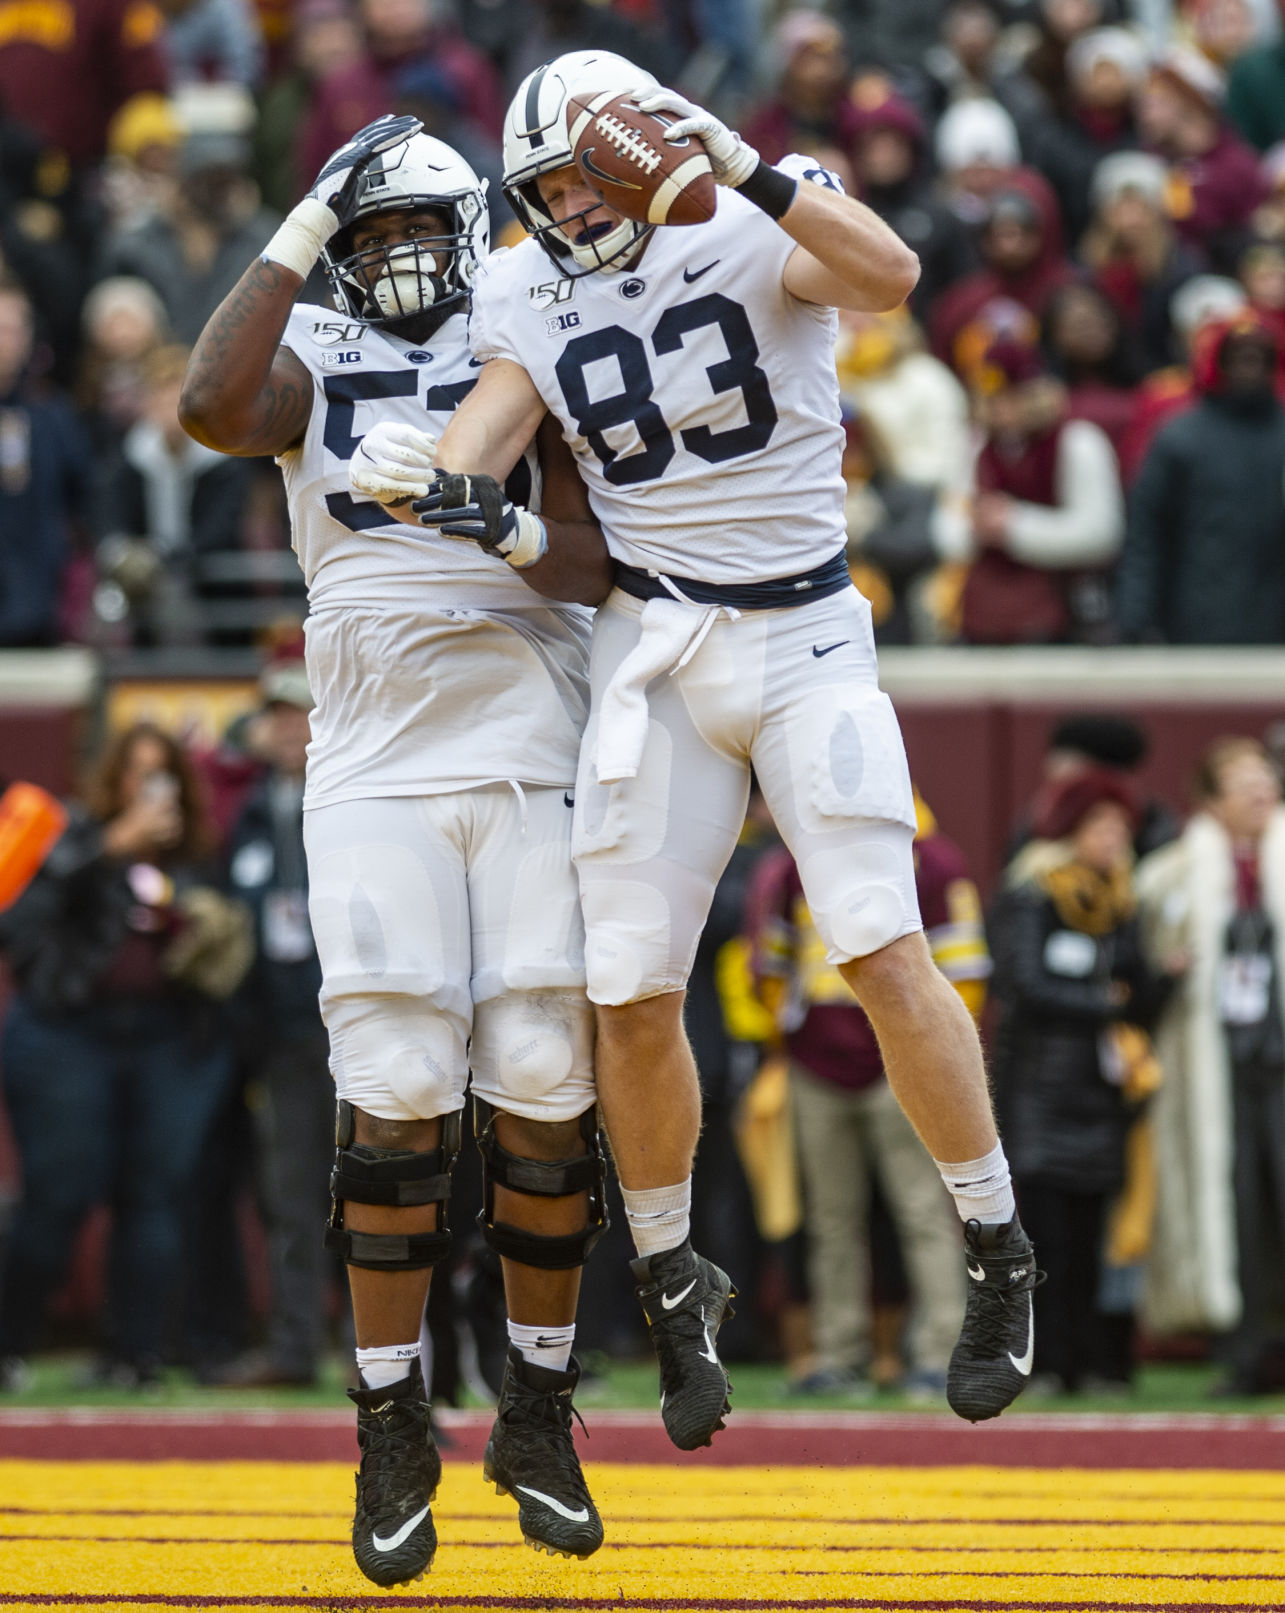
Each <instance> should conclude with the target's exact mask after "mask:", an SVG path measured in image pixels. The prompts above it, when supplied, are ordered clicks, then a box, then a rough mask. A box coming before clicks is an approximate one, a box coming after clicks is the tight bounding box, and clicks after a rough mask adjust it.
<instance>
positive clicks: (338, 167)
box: [261, 113, 424, 280]
mask: <svg viewBox="0 0 1285 1613" xmlns="http://www.w3.org/2000/svg"><path fill="white" fill-rule="evenodd" d="M423 127H424V125H423V124H422V123H421V122H420V120H419V119H418V118H409V117H406V118H395V117H393V116H392V115H391V113H390V114H386V115H385V116H384V117H382V118H376V119H375V121H374V122H373V123H368V124H367V125H366V127H365V128H364V129H358V131H357V133H356V134H355V135H353V137H352V139H351V140H350V141H349V142H348V144H347V145H345V146H340V148H339V150H338V151H336V152H335V153H334V154H333V155H332V156H331V157H330V158H328V159H327V162H326V166H325V167H324V168H323V169H322V170H321V172H320V173H319V174H318V175H317V178H316V182H315V183H314V184H313V187H312V189H311V190H310V191H309V192H308V194H307V195H306V196H305V197H304V199H303V200H302V201H301V202H300V203H299V204H298V205H297V206H296V207H294V208H292V209H291V211H290V213H289V215H288V217H287V218H286V221H285V223H284V224H282V226H281V228H280V229H279V230H278V231H277V233H276V234H275V235H274V236H273V237H272V239H271V240H270V241H269V242H268V244H267V246H265V247H264V249H263V252H262V254H261V256H262V258H263V261H264V262H265V263H269V262H270V263H280V264H281V265H282V266H283V267H284V268H287V269H293V270H294V272H295V274H297V275H298V276H299V277H300V279H302V280H306V279H307V278H308V276H309V275H310V274H311V273H312V266H313V264H314V263H316V261H317V259H318V258H319V257H320V256H321V249H322V247H323V246H325V244H326V242H327V241H328V240H329V239H330V237H331V236H332V235H333V234H334V233H335V231H336V230H341V229H342V228H343V227H344V225H345V224H351V223H352V217H353V213H354V212H355V211H356V208H357V202H358V199H359V197H360V195H361V186H362V180H363V179H364V178H365V174H366V169H367V167H368V166H369V164H370V161H371V159H372V158H373V157H377V156H378V155H379V153H380V152H381V151H391V150H392V148H393V147H394V146H400V145H403V144H404V143H405V142H406V141H407V140H409V139H410V137H411V136H412V135H413V134H418V133H419V131H420V130H421V129H422V128H423Z"/></svg>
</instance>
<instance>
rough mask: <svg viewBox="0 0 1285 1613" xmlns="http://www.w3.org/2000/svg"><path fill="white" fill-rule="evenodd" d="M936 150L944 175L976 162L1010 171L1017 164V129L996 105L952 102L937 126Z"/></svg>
mask: <svg viewBox="0 0 1285 1613" xmlns="http://www.w3.org/2000/svg"><path fill="white" fill-rule="evenodd" d="M936 148H937V161H938V164H939V165H940V166H941V167H942V168H944V169H945V170H946V172H947V173H957V172H958V171H959V169H961V168H968V167H971V165H972V164H973V163H979V162H984V163H988V164H989V165H990V166H991V167H992V168H1013V167H1015V166H1016V165H1017V163H1018V162H1019V161H1020V160H1021V148H1020V146H1019V145H1018V141H1017V125H1016V124H1015V123H1014V122H1013V120H1012V118H1010V117H1009V115H1008V113H1007V112H1005V110H1004V108H1003V107H1002V106H1001V105H1000V104H999V102H998V101H987V100H975V101H956V102H955V104H954V106H952V107H949V108H948V109H947V110H946V112H945V113H944V114H943V115H942V119H941V122H940V123H939V124H938V125H937V136H936Z"/></svg>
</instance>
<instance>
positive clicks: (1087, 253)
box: [1080, 151, 1201, 372]
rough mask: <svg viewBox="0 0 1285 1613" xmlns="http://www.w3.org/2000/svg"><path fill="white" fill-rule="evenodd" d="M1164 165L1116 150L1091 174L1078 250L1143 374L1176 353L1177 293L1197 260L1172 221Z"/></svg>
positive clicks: (1139, 153)
mask: <svg viewBox="0 0 1285 1613" xmlns="http://www.w3.org/2000/svg"><path fill="white" fill-rule="evenodd" d="M1166 185H1167V179H1166V174H1165V168H1164V164H1163V163H1161V162H1160V161H1159V159H1158V158H1156V157H1153V156H1151V155H1149V154H1148V153H1146V152H1142V151H1126V152H1117V153H1116V154H1115V155H1114V156H1111V157H1107V158H1106V159H1104V161H1103V162H1102V163H1101V164H1100V165H1099V167H1098V170H1097V172H1096V173H1095V175H1094V176H1093V191H1092V195H1093V206H1094V215H1093V221H1092V223H1091V224H1090V226H1089V229H1088V231H1087V233H1086V234H1085V237H1084V240H1083V241H1082V243H1081V246H1080V254H1081V257H1082V258H1083V260H1084V262H1085V264H1086V265H1087V267H1088V268H1089V269H1090V270H1091V271H1092V273H1093V278H1094V281H1095V283H1096V284H1097V286H1098V288H1099V290H1101V291H1102V292H1103V293H1104V294H1105V295H1106V296H1107V297H1109V298H1110V300H1111V302H1112V303H1114V305H1115V308H1116V311H1117V312H1118V314H1119V316H1120V319H1121V320H1122V321H1123V324H1124V328H1125V330H1126V331H1127V332H1128V335H1129V339H1130V341H1131V343H1132V344H1133V347H1134V350H1135V352H1136V353H1137V357H1138V362H1139V364H1140V365H1141V367H1142V369H1143V371H1144V372H1149V371H1151V370H1158V369H1160V368H1162V367H1163V366H1164V365H1167V364H1172V363H1173V362H1174V360H1175V359H1176V358H1177V357H1178V354H1177V351H1176V346H1175V340H1174V333H1173V327H1172V308H1173V299H1174V296H1175V294H1176V292H1177V291H1178V290H1179V288H1180V287H1181V286H1183V285H1184V284H1185V283H1186V282H1187V281H1188V280H1190V279H1191V278H1192V276H1193V275H1195V274H1196V273H1197V272H1198V270H1199V269H1200V267H1201V260H1200V258H1199V256H1198V255H1197V253H1196V252H1195V251H1194V249H1193V248H1191V247H1189V246H1186V245H1184V243H1183V242H1181V241H1180V240H1179V239H1178V237H1177V235H1176V233H1175V231H1174V228H1173V225H1172V223H1171V221H1170V219H1169V214H1168V210H1167V205H1166V199H1165V198H1166Z"/></svg>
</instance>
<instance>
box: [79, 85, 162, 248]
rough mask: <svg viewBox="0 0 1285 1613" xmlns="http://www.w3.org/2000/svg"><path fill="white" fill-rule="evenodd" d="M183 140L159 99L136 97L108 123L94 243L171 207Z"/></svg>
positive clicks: (145, 96) (127, 229) (158, 96)
mask: <svg viewBox="0 0 1285 1613" xmlns="http://www.w3.org/2000/svg"><path fill="white" fill-rule="evenodd" d="M183 140H184V129H183V125H182V123H181V122H180V121H179V116H178V112H177V110H176V108H175V106H174V103H173V102H172V101H170V100H167V99H166V98H165V97H164V96H160V95H140V96H137V97H136V98H135V99H134V100H133V101H131V102H130V104H129V105H128V106H127V107H125V108H124V110H123V111H121V113H120V114H119V115H118V116H117V117H116V118H114V119H113V120H112V126H111V130H110V131H109V134H108V137H107V157H106V160H105V161H104V163H103V164H102V167H101V168H100V169H99V184H100V187H101V202H102V208H103V219H102V224H101V227H100V231H99V234H100V237H101V236H109V235H111V234H114V233H121V234H124V233H125V232H126V231H129V230H133V229H136V228H138V226H139V225H141V224H146V223H148V222H149V221H150V220H152V219H153V218H155V217H156V216H157V215H158V214H160V213H163V212H164V211H165V210H166V208H168V207H170V206H171V205H172V204H173V192H174V188H175V186H176V185H177V183H178V156H179V151H180V149H181V148H182V145H183ZM99 245H100V246H101V241H100V243H99ZM95 256H97V253H96V254H95Z"/></svg>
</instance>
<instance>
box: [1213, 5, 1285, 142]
mask: <svg viewBox="0 0 1285 1613" xmlns="http://www.w3.org/2000/svg"><path fill="white" fill-rule="evenodd" d="M1227 116H1228V117H1229V118H1230V119H1231V121H1232V123H1233V125H1234V126H1235V128H1236V129H1237V131H1238V132H1239V133H1240V135H1241V136H1242V137H1243V138H1244V139H1246V140H1248V141H1249V143H1250V145H1251V146H1257V148H1258V149H1259V151H1266V150H1268V149H1269V147H1271V146H1274V145H1276V143H1277V142H1278V141H1281V140H1285V32H1281V33H1279V34H1278V35H1277V37H1276V38H1275V39H1273V40H1271V41H1270V43H1267V44H1261V45H1256V46H1255V47H1254V48H1253V49H1252V50H1247V51H1246V52H1245V53H1244V55H1243V56H1239V57H1237V59H1236V60H1235V61H1234V62H1233V63H1232V65H1231V72H1230V74H1229V76H1228V80H1227Z"/></svg>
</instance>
